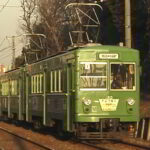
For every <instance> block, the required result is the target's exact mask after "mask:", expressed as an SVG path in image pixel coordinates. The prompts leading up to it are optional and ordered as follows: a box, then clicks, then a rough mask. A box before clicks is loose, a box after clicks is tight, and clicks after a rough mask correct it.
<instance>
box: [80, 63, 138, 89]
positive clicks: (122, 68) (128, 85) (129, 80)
mask: <svg viewBox="0 0 150 150" xmlns="http://www.w3.org/2000/svg"><path fill="white" fill-rule="evenodd" d="M108 68H109V69H110V71H108ZM80 89H84V90H107V89H110V90H135V64H133V63H111V64H110V66H109V67H108V63H105V62H103V63H102V62H81V63H80Z"/></svg>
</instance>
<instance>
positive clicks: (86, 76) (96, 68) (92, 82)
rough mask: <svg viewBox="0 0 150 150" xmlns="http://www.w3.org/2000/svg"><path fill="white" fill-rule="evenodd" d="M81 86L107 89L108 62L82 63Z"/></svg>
mask: <svg viewBox="0 0 150 150" xmlns="http://www.w3.org/2000/svg"><path fill="white" fill-rule="evenodd" d="M80 70H81V73H80V85H81V88H93V89H107V63H96V62H95V63H94V62H93V63H86V62H85V63H84V62H83V63H80Z"/></svg>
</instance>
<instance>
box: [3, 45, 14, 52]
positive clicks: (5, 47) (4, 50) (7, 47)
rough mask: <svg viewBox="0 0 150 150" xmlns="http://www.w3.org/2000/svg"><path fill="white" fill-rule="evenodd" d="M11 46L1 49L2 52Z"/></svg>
mask: <svg viewBox="0 0 150 150" xmlns="http://www.w3.org/2000/svg"><path fill="white" fill-rule="evenodd" d="M9 48H11V46H8V47H5V48H3V49H1V50H0V52H2V51H5V50H7V49H9Z"/></svg>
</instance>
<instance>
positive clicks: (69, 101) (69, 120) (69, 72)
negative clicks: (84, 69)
mask: <svg viewBox="0 0 150 150" xmlns="http://www.w3.org/2000/svg"><path fill="white" fill-rule="evenodd" d="M72 69H73V68H72V64H71V63H69V64H67V102H66V108H67V112H66V120H67V124H66V125H67V131H71V130H72V97H73V95H72V94H73V93H72V75H73V70H72Z"/></svg>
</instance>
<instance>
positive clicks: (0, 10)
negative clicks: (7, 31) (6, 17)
mask: <svg viewBox="0 0 150 150" xmlns="http://www.w3.org/2000/svg"><path fill="white" fill-rule="evenodd" d="M9 1H10V0H7V2H6V3H5V4H4V5H3V7H2V8H1V9H0V13H1V12H2V11H3V9H4V8H5V7H6V6H7V4H8V3H9Z"/></svg>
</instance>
